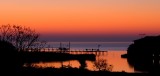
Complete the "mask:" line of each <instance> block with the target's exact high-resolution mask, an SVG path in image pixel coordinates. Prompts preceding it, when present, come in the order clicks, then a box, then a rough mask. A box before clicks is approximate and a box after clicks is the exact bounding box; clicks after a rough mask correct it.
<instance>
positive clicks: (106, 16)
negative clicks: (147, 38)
mask: <svg viewBox="0 0 160 76" xmlns="http://www.w3.org/2000/svg"><path fill="white" fill-rule="evenodd" d="M0 9H1V10H0V12H1V13H0V17H1V18H0V24H1V25H2V24H18V25H23V26H27V27H31V28H33V29H35V30H36V31H37V32H39V33H40V34H42V35H45V36H49V37H51V36H50V35H53V36H54V35H55V36H57V39H58V38H60V37H68V36H73V37H74V36H80V37H81V36H86V37H87V36H92V37H93V36H99V37H104V36H105V37H104V38H107V37H106V36H113V37H114V38H115V39H116V38H117V37H118V36H125V37H127V36H136V35H138V34H140V33H145V34H147V35H158V34H160V30H159V29H160V14H159V13H160V10H159V9H160V1H159V0H4V1H0ZM61 35H62V36H61ZM45 38H47V37H45ZM53 38H54V37H53ZM84 38H85V37H84ZM120 38H121V37H120ZM97 39H98V38H97ZM117 39H118V38H117Z"/></svg>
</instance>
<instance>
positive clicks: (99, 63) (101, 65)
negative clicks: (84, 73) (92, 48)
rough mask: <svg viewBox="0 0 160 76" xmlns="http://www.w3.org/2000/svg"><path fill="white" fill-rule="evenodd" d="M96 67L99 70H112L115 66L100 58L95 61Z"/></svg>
mask: <svg viewBox="0 0 160 76" xmlns="http://www.w3.org/2000/svg"><path fill="white" fill-rule="evenodd" d="M94 68H95V69H96V70H98V71H112V68H113V66H112V65H108V63H107V62H106V60H104V59H99V60H97V61H95V62H94Z"/></svg>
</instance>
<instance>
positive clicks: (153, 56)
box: [122, 36, 160, 73]
mask: <svg viewBox="0 0 160 76" xmlns="http://www.w3.org/2000/svg"><path fill="white" fill-rule="evenodd" d="M122 56H123V57H127V59H128V62H129V64H130V65H131V66H134V68H135V70H138V71H146V72H156V73H158V72H160V36H146V37H144V38H141V39H138V40H135V41H134V43H133V44H131V45H130V46H129V47H128V50H127V55H122Z"/></svg>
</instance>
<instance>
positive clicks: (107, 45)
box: [32, 42, 136, 72]
mask: <svg viewBox="0 0 160 76" xmlns="http://www.w3.org/2000/svg"><path fill="white" fill-rule="evenodd" d="M131 43H132V42H70V47H71V50H85V49H97V48H98V45H100V47H99V49H100V50H102V51H106V52H104V53H103V54H100V55H96V61H98V60H100V59H103V60H106V61H105V62H106V63H107V64H108V65H112V66H113V67H112V71H114V72H117V71H118V72H122V71H125V72H136V71H134V67H131V66H130V65H129V64H128V62H127V59H124V58H121V55H122V54H125V53H126V50H127V48H128V46H129V45H130V44H131ZM61 46H62V47H69V42H61ZM58 47H60V42H49V43H47V46H46V48H58ZM72 54H77V53H74V52H72ZM86 64H87V66H86V68H87V69H88V70H92V71H93V70H97V69H96V68H95V67H94V61H86ZM32 65H33V66H35V67H43V68H45V67H55V68H60V67H62V65H63V66H68V65H69V66H71V67H75V68H79V67H80V63H79V62H78V61H77V60H69V61H64V62H40V63H33V64H32Z"/></svg>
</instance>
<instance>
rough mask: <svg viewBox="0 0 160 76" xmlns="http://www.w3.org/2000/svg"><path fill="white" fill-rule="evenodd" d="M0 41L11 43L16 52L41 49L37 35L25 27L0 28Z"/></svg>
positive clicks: (3, 26)
mask: <svg viewBox="0 0 160 76" xmlns="http://www.w3.org/2000/svg"><path fill="white" fill-rule="evenodd" d="M0 40H2V41H8V42H11V43H12V44H13V45H14V46H15V47H16V49H18V51H25V50H28V49H29V48H33V47H34V48H35V47H42V43H43V42H40V41H39V34H37V33H36V32H35V30H32V29H30V28H27V27H23V26H20V25H9V24H8V25H2V26H1V27H0Z"/></svg>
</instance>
